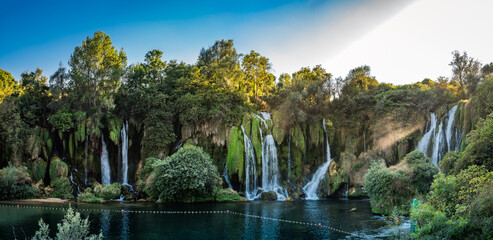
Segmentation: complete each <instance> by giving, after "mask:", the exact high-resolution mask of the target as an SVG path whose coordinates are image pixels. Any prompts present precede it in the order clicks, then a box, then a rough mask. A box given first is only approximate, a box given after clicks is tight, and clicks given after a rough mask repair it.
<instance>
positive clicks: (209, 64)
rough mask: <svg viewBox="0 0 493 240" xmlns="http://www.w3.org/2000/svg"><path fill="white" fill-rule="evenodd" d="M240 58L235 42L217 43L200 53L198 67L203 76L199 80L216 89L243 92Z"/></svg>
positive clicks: (224, 41)
mask: <svg viewBox="0 0 493 240" xmlns="http://www.w3.org/2000/svg"><path fill="white" fill-rule="evenodd" d="M240 57H241V55H240V54H238V53H237V52H236V49H235V48H234V47H233V40H224V39H223V40H220V41H216V42H215V43H214V45H212V47H210V48H208V49H202V50H201V51H200V55H199V59H198V61H197V67H198V68H199V69H200V73H201V75H202V76H201V78H199V79H197V80H199V81H200V82H201V83H202V84H206V85H210V87H214V88H224V89H227V90H229V91H232V90H242V89H243V88H244V86H243V78H244V74H243V71H242V70H241V66H240Z"/></svg>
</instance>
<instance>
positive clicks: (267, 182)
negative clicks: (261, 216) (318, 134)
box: [254, 112, 288, 201]
mask: <svg viewBox="0 0 493 240" xmlns="http://www.w3.org/2000/svg"><path fill="white" fill-rule="evenodd" d="M260 114H261V116H258V115H254V116H255V117H257V118H258V119H260V121H262V122H263V123H264V125H265V128H266V129H268V128H269V126H268V124H267V120H271V118H270V114H269V113H265V112H262V113H260ZM271 121H272V120H271ZM259 132H260V137H261V138H260V139H261V142H262V188H261V190H262V191H263V192H269V191H273V192H275V193H276V195H277V200H281V201H282V200H285V199H286V198H287V197H288V192H287V191H286V189H285V188H284V187H282V186H281V185H279V161H278V159H277V148H276V143H275V142H274V137H273V136H272V134H269V135H267V136H265V138H264V137H263V135H262V128H261V127H259ZM259 196H260V195H257V196H255V198H257V197H259Z"/></svg>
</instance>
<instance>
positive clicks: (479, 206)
mask: <svg viewBox="0 0 493 240" xmlns="http://www.w3.org/2000/svg"><path fill="white" fill-rule="evenodd" d="M470 219H471V223H472V224H474V225H475V226H479V227H480V228H481V229H482V237H483V238H484V239H493V185H490V186H489V187H488V189H486V190H485V191H484V192H482V193H481V194H480V195H479V196H478V197H477V198H476V199H475V200H474V201H473V202H472V204H471V214H470Z"/></svg>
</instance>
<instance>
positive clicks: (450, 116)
mask: <svg viewBox="0 0 493 240" xmlns="http://www.w3.org/2000/svg"><path fill="white" fill-rule="evenodd" d="M456 111H457V105H455V106H454V107H453V108H452V109H450V111H449V112H448V120H447V128H446V131H445V136H447V147H448V151H452V135H453V134H454V132H453V127H454V122H455V112H456ZM456 138H457V135H456ZM454 144H455V143H454ZM457 149H458V148H457V144H455V148H454V149H453V150H457Z"/></svg>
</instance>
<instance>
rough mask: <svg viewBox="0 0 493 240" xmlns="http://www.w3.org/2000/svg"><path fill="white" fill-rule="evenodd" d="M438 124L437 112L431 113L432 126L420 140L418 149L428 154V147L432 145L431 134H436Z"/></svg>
mask: <svg viewBox="0 0 493 240" xmlns="http://www.w3.org/2000/svg"><path fill="white" fill-rule="evenodd" d="M436 125H437V117H436V115H435V113H431V120H430V127H429V129H428V132H426V133H425V134H424V135H423V137H422V138H421V139H420V140H419V142H418V147H417V148H416V150H419V151H421V152H423V153H424V154H425V155H426V154H427V152H428V147H429V146H430V141H431V136H432V135H434V134H435V129H436Z"/></svg>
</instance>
